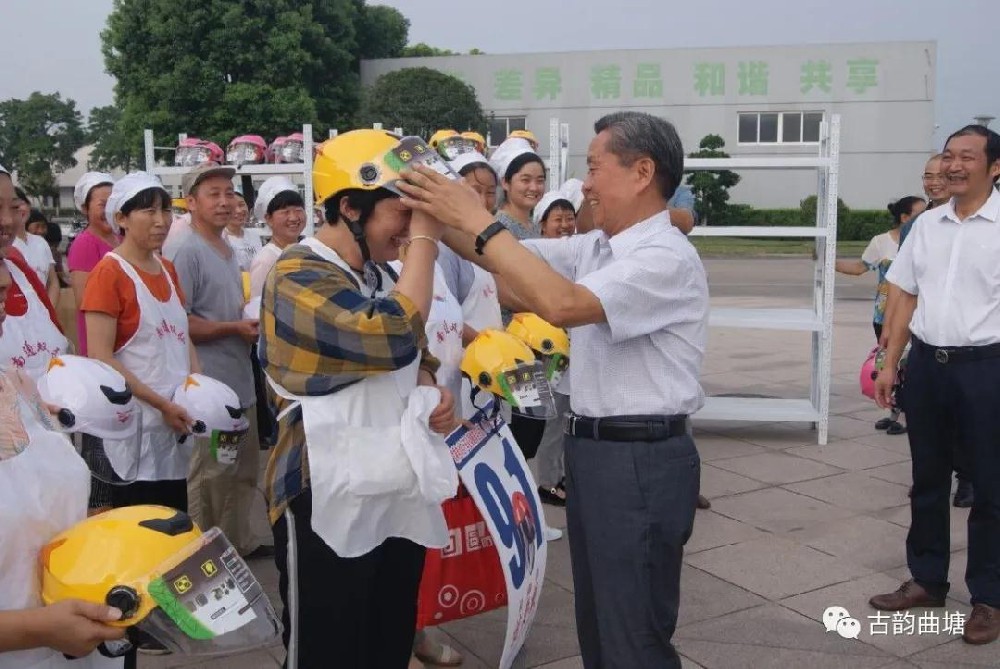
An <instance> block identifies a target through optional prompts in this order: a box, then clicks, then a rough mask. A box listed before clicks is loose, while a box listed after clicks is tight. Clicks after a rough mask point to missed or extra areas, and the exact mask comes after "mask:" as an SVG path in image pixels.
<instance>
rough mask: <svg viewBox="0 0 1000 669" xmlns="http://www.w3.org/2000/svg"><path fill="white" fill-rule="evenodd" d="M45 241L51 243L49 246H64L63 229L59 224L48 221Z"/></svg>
mask: <svg viewBox="0 0 1000 669" xmlns="http://www.w3.org/2000/svg"><path fill="white" fill-rule="evenodd" d="M45 241H47V242H48V243H49V246H58V245H59V244H62V228H60V227H59V224H58V223H53V222H52V221H46V226H45Z"/></svg>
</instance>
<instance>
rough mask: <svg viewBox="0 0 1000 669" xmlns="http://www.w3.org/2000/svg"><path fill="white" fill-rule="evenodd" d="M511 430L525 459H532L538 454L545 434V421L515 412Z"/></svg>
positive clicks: (512, 416)
mask: <svg viewBox="0 0 1000 669" xmlns="http://www.w3.org/2000/svg"><path fill="white" fill-rule="evenodd" d="M510 432H511V434H512V435H513V436H514V441H516V442H517V446H518V448H520V449H521V453H523V454H524V459H525V460H531V459H532V458H533V457H535V455H537V454H538V447H539V446H540V445H541V443H542V437H543V436H545V421H544V420H538V419H535V418H527V417H525V416H522V415H521V414H519V413H515V414H513V415H511V417H510Z"/></svg>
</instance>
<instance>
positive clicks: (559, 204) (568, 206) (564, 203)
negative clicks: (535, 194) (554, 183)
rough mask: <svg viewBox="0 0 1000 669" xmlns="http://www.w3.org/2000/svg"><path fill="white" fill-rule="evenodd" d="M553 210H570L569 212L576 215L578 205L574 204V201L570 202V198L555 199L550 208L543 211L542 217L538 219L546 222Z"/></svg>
mask: <svg viewBox="0 0 1000 669" xmlns="http://www.w3.org/2000/svg"><path fill="white" fill-rule="evenodd" d="M553 211H568V212H569V213H571V214H573V215H574V216H576V207H574V206H573V203H572V202H570V201H569V200H565V199H563V198H559V199H558V200H555V201H554V202H553V203H552V204H550V205H549V208H548V209H546V210H545V211H544V212H542V217H541V218H540V219H538V220H539V221H541V222H542V223H544V222H545V221H547V220H548V218H549V214H551V213H552V212H553Z"/></svg>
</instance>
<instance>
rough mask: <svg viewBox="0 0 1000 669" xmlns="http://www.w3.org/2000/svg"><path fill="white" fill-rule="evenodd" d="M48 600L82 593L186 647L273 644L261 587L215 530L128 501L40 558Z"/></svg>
mask: <svg viewBox="0 0 1000 669" xmlns="http://www.w3.org/2000/svg"><path fill="white" fill-rule="evenodd" d="M39 562H40V567H41V577H42V601H43V602H44V603H45V604H53V603H55V602H58V601H62V600H64V599H82V600H85V601H89V602H94V603H103V604H108V605H109V606H114V607H116V608H118V609H119V610H121V611H122V619H121V620H119V621H116V622H112V623H109V624H111V625H113V626H116V627H136V628H138V629H139V630H140V631H141V632H143V633H144V634H146V635H149V636H152V637H153V638H155V639H156V640H157V641H159V642H160V643H162V644H163V645H164V646H166V647H167V648H169V649H171V650H173V651H174V652H177V653H182V654H192V655H196V654H208V653H219V652H224V651H236V650H244V649H249V648H255V647H258V646H261V645H264V644H267V643H270V642H272V641H273V640H274V639H275V638H276V636H277V634H278V633H279V630H280V625H279V624H278V619H277V617H276V616H275V614H274V610H273V609H272V608H271V604H270V602H269V601H268V599H267V597H266V595H264V592H263V589H262V588H261V586H260V584H259V583H258V582H257V580H256V579H255V578H254V576H253V574H252V573H251V572H250V570H249V568H248V567H247V566H246V563H245V562H243V560H242V558H240V556H239V554H238V553H237V552H236V549H235V548H233V546H232V544H230V543H229V541H228V540H227V539H226V537H225V535H224V534H222V532H221V531H220V530H219V529H218V528H213V529H212V530H210V531H208V532H205V533H204V534H203V533H202V532H201V530H199V529H198V527H197V526H196V525H195V524H194V523H193V522H192V521H191V519H190V518H189V517H188V516H187V514H185V513H182V512H181V511H177V510H176V509H169V508H167V507H162V506H129V507H123V508H120V509H114V510H112V511H108V512H105V513H101V514H98V515H96V516H92V517H90V518H87V519H86V520H83V521H81V522H79V523H77V524H76V525H74V526H73V527H71V528H70V529H68V530H66V531H65V532H63V533H62V534H59V535H57V536H56V537H55V538H54V539H52V541H50V542H49V543H48V544H47V545H46V546H44V547H43V548H42V550H41V553H40V555H39Z"/></svg>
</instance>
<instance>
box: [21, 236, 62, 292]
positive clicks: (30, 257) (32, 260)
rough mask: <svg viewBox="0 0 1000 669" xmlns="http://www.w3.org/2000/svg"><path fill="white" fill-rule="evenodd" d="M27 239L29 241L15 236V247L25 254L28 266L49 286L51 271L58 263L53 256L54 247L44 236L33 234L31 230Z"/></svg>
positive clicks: (43, 283)
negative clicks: (52, 247)
mask: <svg viewBox="0 0 1000 669" xmlns="http://www.w3.org/2000/svg"><path fill="white" fill-rule="evenodd" d="M26 239H27V241H21V238H20V237H17V236H15V237H14V248H15V249H17V250H18V251H20V252H21V255H23V256H24V259H25V261H27V263H28V267H30V268H31V269H33V270H35V274H36V275H38V280H39V281H41V282H42V285H43V286H47V285H48V281H49V272H50V271H51V270H52V266H53V265H55V264H56V261H55V258H53V257H52V249H51V248H50V247H49V243H48V242H47V241H45V238H44V237H40V236H38V235H33V234H31V233H30V232H29V233H28V235H27V238H26Z"/></svg>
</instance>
